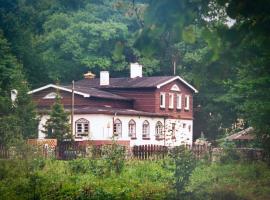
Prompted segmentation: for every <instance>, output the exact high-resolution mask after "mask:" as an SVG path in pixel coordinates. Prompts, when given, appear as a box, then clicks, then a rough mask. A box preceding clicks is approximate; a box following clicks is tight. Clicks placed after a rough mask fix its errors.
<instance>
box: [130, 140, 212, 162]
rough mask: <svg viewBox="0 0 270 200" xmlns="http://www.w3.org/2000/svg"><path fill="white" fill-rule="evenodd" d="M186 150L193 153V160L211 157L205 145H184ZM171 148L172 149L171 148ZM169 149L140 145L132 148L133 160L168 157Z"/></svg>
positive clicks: (159, 146) (209, 149)
mask: <svg viewBox="0 0 270 200" xmlns="http://www.w3.org/2000/svg"><path fill="white" fill-rule="evenodd" d="M184 147H185V148H186V149H189V150H191V151H192V152H193V154H194V156H195V158H197V159H200V158H203V157H204V156H206V155H209V156H211V147H209V146H207V145H198V144H193V145H185V146H184ZM171 148H172V147H171ZM168 152H169V148H168V147H166V146H161V145H140V146H134V147H133V148H132V155H133V158H137V159H140V160H148V159H161V158H164V157H165V156H166V155H168Z"/></svg>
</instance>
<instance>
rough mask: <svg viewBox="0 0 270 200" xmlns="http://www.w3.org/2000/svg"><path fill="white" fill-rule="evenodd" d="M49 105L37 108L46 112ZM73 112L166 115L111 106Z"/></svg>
mask: <svg viewBox="0 0 270 200" xmlns="http://www.w3.org/2000/svg"><path fill="white" fill-rule="evenodd" d="M50 109H51V108H50V107H39V108H38V110H39V112H41V113H47V112H49V111H50ZM65 109H66V110H68V111H70V110H71V108H70V107H65ZM74 113H75V114H108V115H115V116H117V115H134V116H150V117H168V116H169V115H167V114H160V113H152V112H144V111H139V110H133V109H123V108H111V107H105V106H104V107H92V106H84V107H75V108H74Z"/></svg>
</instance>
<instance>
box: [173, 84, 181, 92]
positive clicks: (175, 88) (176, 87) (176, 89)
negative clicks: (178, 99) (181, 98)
mask: <svg viewBox="0 0 270 200" xmlns="http://www.w3.org/2000/svg"><path fill="white" fill-rule="evenodd" d="M171 91H176V92H179V91H180V88H179V87H178V86H177V85H176V84H174V85H173V86H172V87H171Z"/></svg>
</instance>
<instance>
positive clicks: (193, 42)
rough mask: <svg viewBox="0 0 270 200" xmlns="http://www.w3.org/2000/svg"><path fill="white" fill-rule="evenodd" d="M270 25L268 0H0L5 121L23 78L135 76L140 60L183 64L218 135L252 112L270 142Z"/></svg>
mask: <svg viewBox="0 0 270 200" xmlns="http://www.w3.org/2000/svg"><path fill="white" fill-rule="evenodd" d="M269 27H270V2H269V1H266V0H264V1H260V2H255V1H252V0H248V1H241V0H234V1H229V0H196V1H190V0H170V1H164V0H155V1H153V0H140V1H139V0H137V1H136V0H39V1H34V0H0V44H1V46H0V52H1V54H0V93H1V98H0V109H1V110H0V117H1V126H4V124H2V122H3V121H2V119H4V118H6V117H7V113H9V114H10V113H11V112H12V111H10V110H12V106H11V102H10V100H8V99H9V98H8V97H9V94H10V93H9V91H10V90H11V89H12V88H14V87H15V88H16V87H17V86H18V85H20V86H21V85H22V84H17V82H16V81H20V82H21V83H22V82H23V83H24V84H25V88H27V82H28V83H29V85H30V88H35V87H38V86H42V85H44V84H47V83H51V82H56V81H58V82H61V83H70V82H71V81H72V80H78V79H80V78H82V74H83V73H85V72H87V71H88V70H89V71H92V72H93V73H96V74H98V72H99V71H100V70H103V69H105V70H109V71H110V72H111V75H112V76H114V77H119V76H127V74H128V68H129V63H130V62H135V61H136V62H139V63H141V64H142V65H143V66H144V75H145V76H148V75H173V74H174V69H175V74H176V75H180V76H182V77H183V78H185V79H187V80H188V81H190V82H191V83H192V84H193V85H194V86H195V87H196V88H197V89H198V90H199V94H198V95H197V96H196V97H195V104H194V109H195V111H196V112H195V124H194V125H195V127H194V133H195V134H196V135H197V136H198V135H200V134H201V133H204V134H205V136H206V137H207V138H210V139H215V138H218V137H220V136H222V135H224V134H225V133H226V132H228V131H230V130H231V127H232V124H233V123H235V121H236V119H244V121H245V126H254V127H255V128H256V130H257V135H258V138H259V140H260V141H261V142H262V144H263V145H264V147H266V148H269V149H270V147H268V144H269V142H270V141H269V140H270V137H269V134H270V131H269V128H270V123H269V120H270V76H269V75H270V66H269V64H270V38H269V33H270V30H269ZM17 76H18V77H17ZM24 90H26V89H24ZM8 101H9V102H8ZM6 102H8V103H6ZM3 105H4V106H3ZM7 105H9V107H10V109H7ZM18 108H19V107H18ZM18 108H17V109H18ZM17 109H15V110H17ZM29 109H30V110H31V109H32V108H29ZM14 112H15V111H14ZM16 112H17V111H16ZM32 112H34V111H32V110H31V112H24V113H28V114H29V113H32ZM19 113H22V112H19ZM12 116H13V115H12ZM29 117H30V116H29ZM30 118H33V117H32V116H31V117H30ZM30 121H31V120H30ZM33 123H34V121H33ZM20 127H21V126H20ZM1 130H3V129H2V127H1ZM31 130H34V129H31ZM28 131H29V130H28ZM1 134H2V135H4V134H5V133H1ZM1 137H2V136H1ZM25 137H26V136H25Z"/></svg>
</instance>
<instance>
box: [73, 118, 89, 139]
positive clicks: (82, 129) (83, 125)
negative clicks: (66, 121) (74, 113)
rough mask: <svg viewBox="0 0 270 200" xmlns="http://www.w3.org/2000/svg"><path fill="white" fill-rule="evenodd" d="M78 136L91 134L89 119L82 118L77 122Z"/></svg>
mask: <svg viewBox="0 0 270 200" xmlns="http://www.w3.org/2000/svg"><path fill="white" fill-rule="evenodd" d="M75 128H76V129H75V130H76V137H83V136H88V135H89V121H88V120H86V119H84V118H80V119H78V120H77V121H76V122H75Z"/></svg>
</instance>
